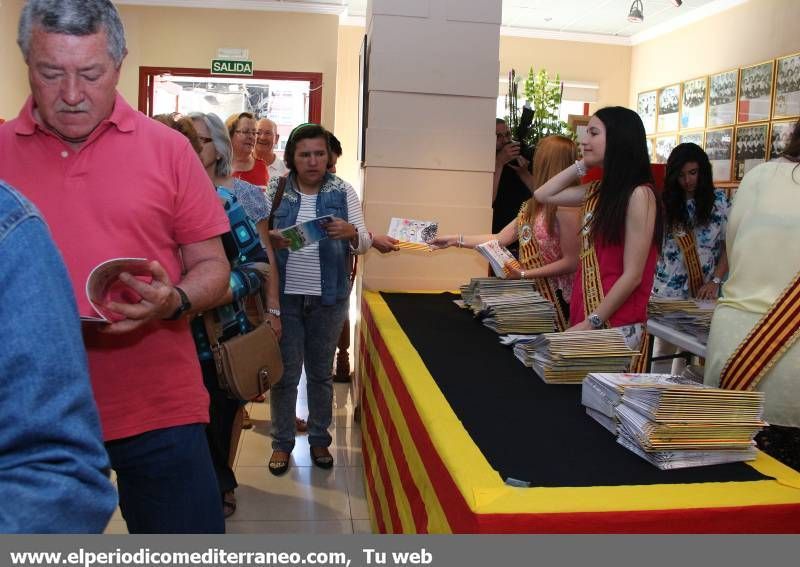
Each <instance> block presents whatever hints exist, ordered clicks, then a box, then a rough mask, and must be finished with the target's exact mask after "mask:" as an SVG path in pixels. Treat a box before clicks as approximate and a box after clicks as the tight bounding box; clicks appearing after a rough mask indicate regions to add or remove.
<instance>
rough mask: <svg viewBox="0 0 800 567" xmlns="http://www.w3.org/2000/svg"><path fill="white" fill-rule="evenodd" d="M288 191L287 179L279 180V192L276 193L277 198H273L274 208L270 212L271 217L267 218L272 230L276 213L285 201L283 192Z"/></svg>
mask: <svg viewBox="0 0 800 567" xmlns="http://www.w3.org/2000/svg"><path fill="white" fill-rule="evenodd" d="M285 190H286V177H285V176H284V177H281V178H280V179H278V190H277V191H275V196H274V197H273V198H272V208H270V210H269V217H268V218H267V228H268V229H269V230H272V225H273V224H274V222H275V211H277V210H278V207H280V206H281V201H282V200H283V192H284V191H285Z"/></svg>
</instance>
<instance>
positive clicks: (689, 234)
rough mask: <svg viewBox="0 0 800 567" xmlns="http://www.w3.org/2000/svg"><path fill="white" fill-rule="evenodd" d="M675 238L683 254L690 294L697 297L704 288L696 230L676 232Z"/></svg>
mask: <svg viewBox="0 0 800 567" xmlns="http://www.w3.org/2000/svg"><path fill="white" fill-rule="evenodd" d="M673 236H674V238H675V242H676V243H677V244H678V248H680V249H681V253H683V262H684V264H685V265H686V274H687V275H688V277H689V293H690V294H691V296H692V297H697V292H698V291H700V288H701V287H703V268H702V267H700V257H699V256H698V255H697V240H696V239H695V236H694V230H693V229H691V228H690V229H689V230H687V231H684V232H681V233H677V232H676V233H675V234H674V235H673Z"/></svg>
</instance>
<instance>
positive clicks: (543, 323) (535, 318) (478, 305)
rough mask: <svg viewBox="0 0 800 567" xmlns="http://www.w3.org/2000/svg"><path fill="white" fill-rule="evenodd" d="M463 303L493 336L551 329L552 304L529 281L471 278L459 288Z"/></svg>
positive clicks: (540, 331)
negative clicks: (493, 333) (490, 330)
mask: <svg viewBox="0 0 800 567" xmlns="http://www.w3.org/2000/svg"><path fill="white" fill-rule="evenodd" d="M461 297H462V299H463V301H464V303H465V304H466V305H467V306H468V307H469V308H470V309H472V312H473V313H474V314H475V315H476V316H477V317H479V318H480V319H481V320H482V322H483V324H484V325H486V326H487V327H489V328H490V329H492V330H493V331H494V332H496V333H502V334H505V333H546V332H551V331H552V330H553V329H554V317H555V310H554V308H553V304H552V303H550V302H549V301H547V300H546V299H545V298H544V297H542V296H541V295H540V294H539V292H538V291H536V284H535V283H534V282H532V281H529V280H502V279H498V278H473V279H472V280H471V281H470V282H469V284H467V285H466V286H462V287H461Z"/></svg>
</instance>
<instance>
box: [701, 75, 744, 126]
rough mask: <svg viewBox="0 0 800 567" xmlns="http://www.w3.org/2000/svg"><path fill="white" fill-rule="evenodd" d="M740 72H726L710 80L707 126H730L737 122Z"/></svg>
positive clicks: (712, 76) (711, 77)
mask: <svg viewBox="0 0 800 567" xmlns="http://www.w3.org/2000/svg"><path fill="white" fill-rule="evenodd" d="M738 84H739V70H738V69H733V70H731V71H724V72H722V73H717V74H716V75H711V76H710V77H709V78H708V117H707V119H706V126H707V127H708V128H715V127H717V126H728V125H729V124H733V123H734V122H735V121H736V95H737V93H738V90H737V86H738Z"/></svg>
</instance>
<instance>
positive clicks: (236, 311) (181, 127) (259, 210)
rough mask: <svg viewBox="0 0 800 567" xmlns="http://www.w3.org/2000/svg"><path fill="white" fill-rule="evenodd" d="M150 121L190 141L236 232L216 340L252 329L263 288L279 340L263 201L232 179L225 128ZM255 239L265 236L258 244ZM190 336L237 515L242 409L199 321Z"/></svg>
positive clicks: (227, 499)
mask: <svg viewBox="0 0 800 567" xmlns="http://www.w3.org/2000/svg"><path fill="white" fill-rule="evenodd" d="M155 119H156V120H158V121H159V122H162V123H163V124H166V125H167V126H169V127H171V128H173V129H175V130H177V131H179V132H180V133H181V134H183V135H184V136H186V137H187V138H188V139H189V141H190V142H191V144H192V147H193V148H194V149H195V151H196V152H197V155H198V156H199V157H200V161H201V162H202V163H203V166H204V167H205V168H206V171H207V172H208V176H209V177H210V178H211V181H212V182H213V183H214V186H215V187H216V188H217V195H218V196H219V197H220V199H221V201H222V204H223V206H224V207H225V212H226V213H227V215H228V219H229V221H230V224H231V226H232V227H233V226H236V230H235V231H233V230H231V232H229V233H227V234H224V235H222V243H223V245H224V247H225V253H226V255H227V257H228V260H229V261H230V264H231V281H230V290H229V291H228V293H227V294H226V296H225V297H224V298H223V299H222V301H221V302H220V304H219V305H218V306H216V308H215V310H214V311H215V315H216V317H217V318H218V319H219V322H220V325H221V328H222V337H221V338H222V339H223V340H227V339H229V338H231V337H233V336H236V335H240V334H243V333H246V332H248V331H250V330H251V329H252V324H251V323H250V321H249V319H248V317H247V314H246V312H245V308H244V299H245V298H246V297H247V296H251V295H256V294H260V293H261V292H262V289H263V288H266V290H267V293H266V295H267V302H266V303H267V307H268V314H267V322H268V323H269V325H270V326H271V327H272V330H273V331H275V333H276V335H278V337H280V333H281V326H280V319H279V317H280V311H279V309H278V306H279V303H278V279H277V277H275V272H274V271H271V270H270V268H272V269H274V267H275V265H276V264H275V256H274V254H273V251H272V246H271V244H270V242H269V237H268V236H267V234H268V232H267V229H266V222H267V220H266V219H267V216H268V213H267V206H266V201H265V199H264V195H263V193H262V192H261V191H260V190H259V189H258V188H257V187H255V186H253V185H250V184H249V183H246V182H244V181H242V180H240V179H235V178H233V177H232V176H231V172H230V168H231V165H230V164H231V143H230V139H229V138H228V134H227V130H226V128H225V125H224V124H223V123H222V120H220V119H219V118H218V117H217V116H216V115H215V114H202V113H192V114H190V115H189V116H188V118H180V117H178V118H176V117H175V116H174V115H160V116H156V117H155ZM259 233H261V234H263V235H264V236H263V238H262V237H261V236H260V235H259ZM262 240H263V241H264V244H263V245H262ZM267 263H268V264H269V266H267ZM205 316H208V314H206V315H205ZM192 334H193V335H194V340H195V346H196V348H197V353H198V357H199V358H200V368H201V369H202V372H203V382H204V383H205V386H206V389H207V390H208V393H209V396H210V407H209V417H210V422H209V424H208V427H207V428H206V437H207V439H208V445H209V449H210V451H211V458H212V460H213V462H214V469H215V472H216V474H217V483H218V486H219V491H220V497H221V498H222V506H223V511H224V513H225V517H228V516H230V515H231V514H233V513H234V512H235V511H236V498H235V496H234V489H235V488H236V486H237V482H236V477H235V476H234V473H233V469H232V468H231V462H232V459H231V458H230V457H231V447H232V446H233V447H235V446H236V444H235V443H233V442H232V439H235V440H238V433H239V429H238V428H237V429H236V430H235V431H234V422H235V421H236V417H237V415H238V414H239V411H240V410H241V408H242V403H241V402H240V401H239V400H236V399H233V398H230V397H229V396H228V394H227V393H226V392H225V391H224V390H222V389H221V388H220V386H219V381H218V378H217V371H216V365H215V363H214V357H213V354H212V352H211V345H210V341H209V338H208V335H207V332H206V328H205V324H204V322H203V316H202V315H201V316H198V317H196V318H195V319H194V320H192Z"/></svg>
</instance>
